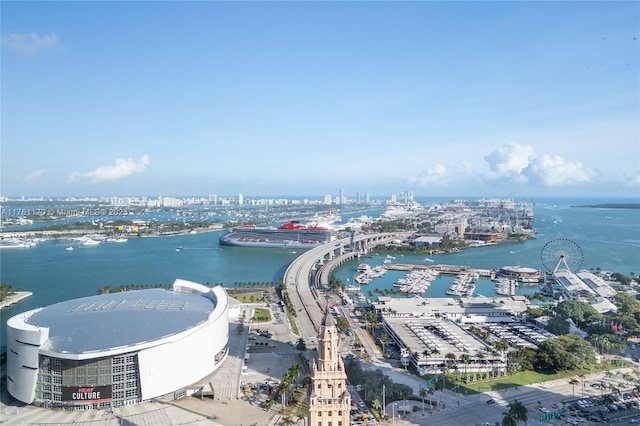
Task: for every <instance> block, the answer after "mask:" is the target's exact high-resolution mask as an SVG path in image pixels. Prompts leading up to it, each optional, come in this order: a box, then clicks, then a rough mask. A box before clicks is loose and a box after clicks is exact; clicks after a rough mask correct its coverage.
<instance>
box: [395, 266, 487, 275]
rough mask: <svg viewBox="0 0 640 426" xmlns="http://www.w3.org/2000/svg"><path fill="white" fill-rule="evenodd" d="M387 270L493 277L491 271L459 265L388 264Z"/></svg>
mask: <svg viewBox="0 0 640 426" xmlns="http://www.w3.org/2000/svg"><path fill="white" fill-rule="evenodd" d="M385 268H387V269H389V270H393V271H424V270H433V271H438V272H439V273H441V274H449V275H458V274H460V273H463V272H467V273H470V274H478V275H479V276H481V277H491V270H490V269H475V268H468V267H466V266H458V265H416V264H411V263H394V264H387V265H385Z"/></svg>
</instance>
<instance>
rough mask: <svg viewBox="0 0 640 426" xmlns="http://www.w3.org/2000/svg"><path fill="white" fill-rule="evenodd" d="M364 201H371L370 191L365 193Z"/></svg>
mask: <svg viewBox="0 0 640 426" xmlns="http://www.w3.org/2000/svg"><path fill="white" fill-rule="evenodd" d="M364 202H365V203H367V204H369V203H371V195H369V193H368V192H365V193H364Z"/></svg>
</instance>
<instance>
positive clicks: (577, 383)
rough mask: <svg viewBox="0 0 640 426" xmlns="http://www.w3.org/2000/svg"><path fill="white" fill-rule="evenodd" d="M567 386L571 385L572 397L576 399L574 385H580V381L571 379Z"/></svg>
mask: <svg viewBox="0 0 640 426" xmlns="http://www.w3.org/2000/svg"><path fill="white" fill-rule="evenodd" d="M569 384H570V385H573V397H574V398H575V397H576V385H579V384H580V380H578V379H576V378H575V377H572V378H571V380H569Z"/></svg>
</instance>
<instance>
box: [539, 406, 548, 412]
mask: <svg viewBox="0 0 640 426" xmlns="http://www.w3.org/2000/svg"><path fill="white" fill-rule="evenodd" d="M540 411H542V412H543V413H548V412H549V409H548V408H547V407H540Z"/></svg>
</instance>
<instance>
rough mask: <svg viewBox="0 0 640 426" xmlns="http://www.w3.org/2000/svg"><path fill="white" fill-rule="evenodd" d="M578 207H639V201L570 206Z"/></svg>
mask: <svg viewBox="0 0 640 426" xmlns="http://www.w3.org/2000/svg"><path fill="white" fill-rule="evenodd" d="M571 207H579V208H592V209H640V203H603V204H589V205H583V206H571Z"/></svg>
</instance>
